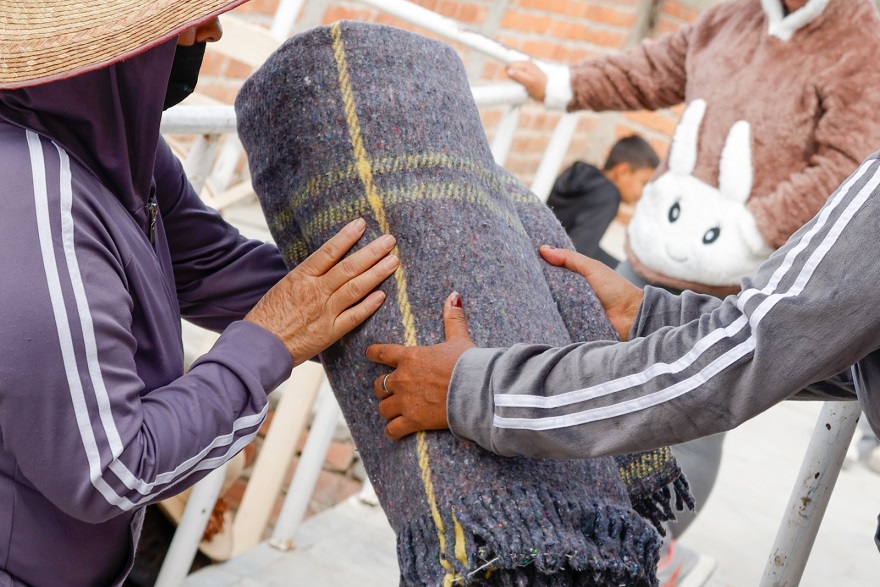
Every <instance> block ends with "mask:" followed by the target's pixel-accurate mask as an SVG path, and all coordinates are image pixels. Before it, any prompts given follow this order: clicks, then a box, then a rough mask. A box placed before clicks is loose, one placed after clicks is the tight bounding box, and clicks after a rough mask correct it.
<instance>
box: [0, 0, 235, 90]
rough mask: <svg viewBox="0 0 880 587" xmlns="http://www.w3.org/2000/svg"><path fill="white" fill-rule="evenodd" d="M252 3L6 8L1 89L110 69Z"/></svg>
mask: <svg viewBox="0 0 880 587" xmlns="http://www.w3.org/2000/svg"><path fill="white" fill-rule="evenodd" d="M245 2H247V0H183V1H181V0H105V1H103V2H91V3H86V2H83V1H82V0H63V1H59V0H52V1H48V0H45V1H29V2H10V3H8V4H7V3H4V5H3V6H2V7H0V89H3V90H9V89H16V88H24V87H30V86H36V85H40V84H44V83H48V82H52V81H57V80H61V79H66V78H69V77H73V76H75V75H80V74H83V73H86V72H89V71H93V70H96V69H100V68H102V67H106V66H108V65H111V64H113V63H116V62H118V61H122V60H123V59H127V58H129V57H133V56H134V55H137V54H139V53H142V52H143V51H146V50H148V49H150V48H152V47H155V46H157V45H159V44H161V43H163V42H165V41H167V40H169V39H171V38H173V37H175V36H177V35H179V34H180V33H182V32H183V31H185V30H187V29H189V28H191V27H193V26H196V25H199V24H201V23H202V22H205V21H207V20H210V19H212V18H214V17H216V16H218V15H220V14H222V13H224V12H226V11H228V10H231V9H233V8H235V7H236V6H239V5H240V4H244V3H245Z"/></svg>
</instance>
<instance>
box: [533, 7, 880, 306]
mask: <svg viewBox="0 0 880 587" xmlns="http://www.w3.org/2000/svg"><path fill="white" fill-rule="evenodd" d="M878 52H880V18H878V15H877V8H876V6H875V5H874V2H873V1H872V0H809V1H808V2H807V3H806V5H805V6H804V7H803V8H801V9H799V10H797V11H795V12H792V13H790V14H788V15H785V14H784V13H783V8H782V2H781V0H733V1H731V2H725V3H722V4H718V5H716V6H713V7H712V8H709V9H707V10H706V11H704V12H703V13H702V14H701V15H700V17H699V18H698V19H697V20H696V22H694V23H693V24H692V25H690V26H686V27H683V28H681V29H680V30H678V31H677V32H675V33H673V34H670V35H666V36H664V37H662V38H660V39H658V40H656V41H652V40H649V41H645V42H644V43H642V44H641V45H640V46H638V47H635V48H633V49H630V50H627V51H624V52H621V53H618V54H611V55H604V56H600V57H596V58H591V59H588V60H586V61H583V62H580V63H577V64H574V65H572V66H571V67H570V69H568V70H560V71H561V72H562V73H563V74H564V75H568V74H569V73H570V86H569V85H568V84H565V83H560V82H559V78H558V76H556V81H555V82H554V81H553V78H554V76H553V75H551V83H550V84H548V100H549V102H550V103H552V102H554V101H556V102H557V103H558V102H560V101H565V99H564V98H562V99H561V100H560V96H561V94H559V93H558V92H557V94H559V95H555V96H551V95H550V94H552V93H553V90H554V88H560V87H561V88H563V89H566V90H568V91H569V92H570V93H568V94H567V97H569V98H570V101H568V102H567V107H568V109H569V110H577V109H590V110H596V111H601V110H635V109H649V110H656V109H660V108H666V107H670V106H674V105H676V104H679V103H682V102H684V103H686V104H687V105H688V107H689V108H688V110H690V106H691V105H693V104H695V103H697V102H700V103H701V107H702V108H703V112H702V113H701V114H700V115H699V116H695V117H694V116H692V117H690V118H691V119H692V121H693V122H694V123H695V124H693V125H692V126H693V128H690V129H687V132H684V133H681V134H683V135H684V136H682V137H679V132H678V130H677V131H676V137H675V138H674V140H673V143H672V147H671V150H670V155H669V157H668V158H667V161H666V162H664V164H662V165H661V166H660V168H658V170H657V173H656V175H655V178H654V180H653V181H652V183H651V184H649V185H648V186H647V187H646V188H645V194H644V196H643V198H642V200H641V201H640V202H639V204H638V206H637V207H636V211H635V214H634V216H633V220H632V222H631V223H630V225H629V229H628V240H627V258H628V260H629V261H630V262H631V263H632V265H633V268H634V269H635V270H636V272H637V273H638V274H639V275H641V276H642V277H643V278H645V279H646V280H647V281H649V282H651V283H656V284H659V285H664V286H671V287H674V288H677V289H693V290H695V291H700V292H705V293H714V294H724V293H730V292H732V291H736V290H738V289H739V285H738V283H739V281H740V279H741V278H742V277H744V276H745V275H751V274H753V273H754V270H755V269H756V268H757V266H758V265H759V264H760V262H761V261H763V260H764V259H766V257H767V256H768V255H769V253H770V251H772V250H773V249H775V248H778V247H779V246H781V245H782V244H783V243H784V242H785V241H786V239H787V238H788V237H789V236H790V235H791V234H792V233H793V232H794V231H795V230H797V229H798V228H799V227H800V226H802V225H803V224H804V223H806V222H807V221H808V220H809V219H810V218H812V217H813V215H815V214H816V212H817V211H818V210H819V208H820V207H821V206H822V204H823V203H824V202H825V200H826V199H827V197H828V196H829V194H831V192H832V191H833V190H834V189H835V188H836V187H837V186H838V185H839V184H840V183H841V182H842V181H843V180H844V179H845V178H846V177H847V175H849V174H850V173H851V172H852V171H853V170H854V169H855V168H856V167H857V166H858V164H859V163H860V162H861V161H862V160H863V159H864V158H865V157H867V156H868V155H869V154H870V153H872V152H873V151H874V150H875V149H876V148H877V137H880V108H877V104H878V103H880V62H878V61H877V59H876V55H877V54H878ZM564 75H563V77H564ZM563 93H564V92H563ZM683 120H684V118H683ZM681 126H682V125H681V123H679V127H681ZM733 129H736V131H735V132H733V134H734V135H735V136H736V137H739V140H738V141H737V140H733V141H731V140H730V136H731V133H732V131H733ZM680 138H681V140H680ZM729 143H733V144H734V145H736V144H737V143H738V145H739V148H736V147H734V148H729V149H725V146H726V145H728V144H729ZM676 151H678V157H676ZM676 162H678V165H673V164H674V163H676ZM725 167H726V168H727V169H728V173H727V174H726V176H727V179H728V181H727V183H728V184H731V183H732V184H737V185H735V186H733V187H731V186H730V185H724V183H725V181H724V179H725ZM664 176H666V177H667V180H666V181H665V182H661V181H660V180H661V179H663V178H664ZM743 185H744V187H743ZM676 205H678V207H677V208H676V209H675V210H673V208H675V207H676Z"/></svg>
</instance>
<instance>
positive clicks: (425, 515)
mask: <svg viewBox="0 0 880 587" xmlns="http://www.w3.org/2000/svg"><path fill="white" fill-rule="evenodd" d="M236 110H237V113H238V117H239V134H240V136H241V139H242V142H243V144H244V146H245V149H246V151H247V153H248V158H249V165H250V169H251V172H252V177H253V183H254V188H255V190H256V192H257V194H258V196H259V199H260V202H261V204H262V207H263V212H264V214H265V216H266V219H267V221H268V223H269V227H270V229H271V231H272V234H273V236H274V238H275V240H276V242H277V243H278V245H279V247H280V248H281V250H282V252H283V254H284V257H285V259H286V261H287V263H288V265H289V266H291V267H292V266H295V265H296V264H297V263H299V262H301V261H302V260H303V259H305V257H306V256H308V255H309V253H310V252H311V251H313V250H315V249H316V248H318V247H319V246H320V245H321V244H322V243H323V242H324V241H326V240H327V239H328V238H330V237H331V236H332V235H333V234H334V233H335V232H336V231H337V230H339V229H340V228H341V227H342V226H343V225H344V224H346V223H347V222H348V221H350V220H351V219H353V218H356V217H359V216H361V217H364V218H365V219H367V222H368V228H367V234H366V236H365V237H364V238H363V239H362V242H369V240H370V239H372V238H375V237H377V236H379V235H380V234H383V233H390V234H393V235H395V237H397V242H398V244H397V250H396V251H395V253H396V254H398V255H399V257H400V259H401V265H400V268H399V269H398V270H397V272H396V273H395V275H394V276H393V277H392V278H389V279H388V280H387V281H386V283H384V284H383V285H382V289H383V291H384V292H385V293H386V294H387V296H388V297H387V300H386V301H385V303H384V304H383V306H382V308H381V309H380V310H379V311H378V312H377V313H376V314H375V315H374V316H373V317H371V318H370V319H369V320H368V321H367V322H366V323H365V324H364V325H362V326H361V327H360V328H358V329H357V330H355V331H354V332H353V333H351V334H349V335H348V336H346V337H345V338H343V339H342V340H341V341H340V342H338V343H337V344H335V345H333V346H332V347H331V348H330V349H328V350H327V351H326V352H324V353H323V354H322V355H321V362H322V363H323V365H324V367H325V369H326V371H327V375H328V377H329V380H330V383H331V385H332V387H333V390H334V392H335V393H336V395H337V398H338V400H339V403H340V405H341V407H342V411H343V413H344V415H345V418H346V420H347V422H348V424H349V426H350V428H351V432H352V435H353V437H354V440H355V443H356V445H357V447H358V450H359V451H360V454H361V457H362V458H363V462H364V465H365V467H366V469H367V473H368V475H369V477H370V480H371V481H372V482H373V485H374V486H375V489H376V493H377V494H378V496H379V499H380V501H381V504H382V507H383V508H384V510H385V513H386V515H387V516H388V519H389V521H390V523H391V526H392V527H393V528H394V530H395V532H396V533H397V551H398V560H399V564H400V577H401V578H400V580H401V584H404V585H432V586H433V585H445V586H452V585H511V586H512V585H517V586H519V585H627V586H632V585H646V586H647V585H655V584H656V579H655V578H654V573H655V567H656V562H657V556H658V555H657V553H658V548H659V536H658V533H657V530H656V529H655V524H656V523H657V522H658V521H659V520H662V519H666V518H668V517H669V516H671V515H672V512H671V509H670V501H671V500H672V492H670V489H669V483H673V482H676V483H677V485H673V486H672V487H673V488H674V489H675V492H676V493H677V494H678V498H679V501H680V500H681V499H682V498H683V497H685V498H686V497H687V491H686V486H685V485H684V481H683V479H680V472H679V471H678V469H677V468H676V467H675V464H674V461H673V460H672V457H671V455H670V453H669V452H668V451H659V452H650V453H645V454H642V455H633V456H629V457H624V458H622V459H621V460H620V461H619V462H618V461H615V459H612V458H604V459H596V460H590V461H551V460H530V459H525V458H504V457H499V456H496V455H493V454H490V453H488V452H486V451H484V450H482V449H481V448H479V447H476V446H474V445H473V444H469V443H467V442H463V441H461V440H459V439H457V438H456V437H455V436H453V435H452V434H450V433H448V432H428V433H419V434H416V435H411V436H410V437H408V438H406V439H404V440H402V441H400V442H392V441H390V440H388V439H387V438H386V437H385V436H384V435H383V428H384V421H383V420H382V419H381V418H380V417H379V416H378V413H377V409H376V404H377V400H376V399H375V396H374V395H373V392H372V384H373V381H374V380H375V379H376V377H378V376H379V375H380V374H382V373H386V372H387V369H386V368H384V367H381V366H378V365H375V364H372V363H370V362H369V361H367V360H366V358H365V357H364V351H365V349H366V347H367V346H368V345H370V344H373V343H379V342H395V343H401V344H406V345H417V344H418V345H430V344H434V343H438V342H442V340H443V337H444V332H443V322H442V316H441V311H442V306H443V302H444V299H445V298H446V296H447V295H448V294H449V293H450V292H452V291H458V292H460V293H461V295H462V298H463V300H464V308H465V311H466V313H467V316H468V325H469V329H470V334H471V336H472V337H473V339H474V341H475V342H476V344H477V345H480V346H494V347H500V346H509V345H512V344H515V343H518V342H540V343H546V344H548V345H565V344H569V343H571V342H572V341H587V340H597V339H610V338H613V337H614V332H613V330H612V328H611V326H610V324H609V323H608V321H607V320H606V318H605V314H604V312H603V310H602V307H601V305H600V304H599V303H598V301H597V299H596V297H595V295H594V294H593V292H592V291H591V290H590V289H589V286H588V285H587V283H586V282H585V281H584V280H583V279H582V278H581V277H579V276H577V275H575V274H573V273H570V272H568V271H566V270H563V269H559V268H555V267H552V266H550V265H548V264H546V263H544V262H543V261H542V260H541V259H540V258H539V256H538V254H537V248H538V246H539V245H540V244H542V243H549V244H552V245H554V246H557V247H569V248H570V247H571V243H570V242H569V240H568V238H567V237H566V235H565V232H564V231H563V229H562V228H561V227H560V225H559V223H558V222H557V221H556V220H555V218H554V217H553V214H552V213H551V212H550V210H549V209H547V208H546V207H545V206H544V205H543V204H542V203H541V202H540V201H539V200H538V198H536V197H535V196H534V195H533V194H531V193H530V192H529V191H528V190H527V189H526V188H525V187H524V186H523V185H522V184H521V183H520V182H519V181H518V180H517V179H515V178H514V177H513V176H511V175H510V174H508V173H507V172H505V171H504V170H503V169H501V168H500V167H498V166H497V165H496V164H495V163H494V161H493V159H492V155H491V153H490V151H489V147H488V144H487V142H486V137H485V135H484V133H483V130H482V126H481V123H480V117H479V114H478V112H477V109H476V106H475V105H474V103H473V99H472V97H471V94H470V91H469V88H468V83H467V79H466V76H465V73H464V68H463V66H462V64H461V61H460V60H459V58H458V56H457V55H456V53H455V51H453V50H452V49H451V48H450V47H448V46H447V45H445V44H442V43H440V42H437V41H433V40H430V39H427V38H425V37H422V36H419V35H416V34H413V33H409V32H406V31H403V30H399V29H395V28H391V27H386V26H380V25H369V24H363V23H355V22H341V23H336V24H334V25H332V26H330V27H324V28H318V29H315V30H312V31H310V32H307V33H304V34H301V35H298V36H296V37H294V38H292V39H291V40H289V41H288V42H286V43H285V44H284V45H283V46H282V47H281V48H280V49H279V50H278V51H277V52H276V53H275V54H274V55H273V56H272V57H270V58H269V60H268V61H267V62H266V64H265V65H264V66H263V67H262V68H260V70H259V71H257V72H256V73H255V74H254V75H253V76H252V77H251V78H250V79H249V80H248V81H247V82H246V83H245V84H244V86H243V87H242V90H241V93H240V94H239V96H238V99H237V100H236ZM622 474H623V475H622ZM622 477H623V479H626V483H625V482H624V481H623V479H622ZM628 489H629V492H628ZM631 496H632V501H631ZM634 507H635V508H637V509H638V511H636V509H634Z"/></svg>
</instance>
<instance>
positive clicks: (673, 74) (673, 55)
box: [507, 26, 692, 112]
mask: <svg viewBox="0 0 880 587" xmlns="http://www.w3.org/2000/svg"><path fill="white" fill-rule="evenodd" d="M691 31H692V26H686V27H682V28H681V29H679V30H678V31H676V32H675V33H672V34H669V35H664V36H663V37H661V38H660V39H657V40H646V41H643V42H642V44H640V45H639V46H637V47H633V48H631V49H627V50H624V51H621V52H619V53H611V54H607V55H602V56H600V57H591V58H589V59H586V60H584V61H581V62H578V63H574V64H572V65H570V66H568V67H566V66H561V65H557V64H546V63H534V62H531V61H521V62H517V63H512V64H511V65H510V66H508V68H507V75H508V76H510V78H511V79H513V80H514V81H516V82H519V83H520V84H522V85H523V86H524V87H525V88H526V91H527V92H528V94H529V96H530V97H532V98H533V99H535V100H538V101H539V102H543V103H544V105H545V106H546V107H547V108H550V109H556V110H568V111H574V110H593V111H597V112H598V111H603V110H639V109H642V108H645V109H649V110H657V109H659V108H666V107H669V106H675V105H676V104H679V103H681V102H683V101H684V92H685V84H686V82H687V71H686V67H685V65H686V57H687V50H688V44H689V41H690V35H691Z"/></svg>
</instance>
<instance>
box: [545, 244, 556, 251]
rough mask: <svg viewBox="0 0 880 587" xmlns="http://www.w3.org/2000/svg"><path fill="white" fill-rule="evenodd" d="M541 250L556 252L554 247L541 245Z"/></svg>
mask: <svg viewBox="0 0 880 587" xmlns="http://www.w3.org/2000/svg"><path fill="white" fill-rule="evenodd" d="M541 248H542V249H550V250H551V251H555V250H556V247H554V246H553V245H541Z"/></svg>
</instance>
